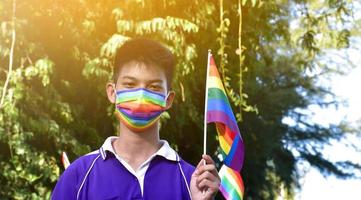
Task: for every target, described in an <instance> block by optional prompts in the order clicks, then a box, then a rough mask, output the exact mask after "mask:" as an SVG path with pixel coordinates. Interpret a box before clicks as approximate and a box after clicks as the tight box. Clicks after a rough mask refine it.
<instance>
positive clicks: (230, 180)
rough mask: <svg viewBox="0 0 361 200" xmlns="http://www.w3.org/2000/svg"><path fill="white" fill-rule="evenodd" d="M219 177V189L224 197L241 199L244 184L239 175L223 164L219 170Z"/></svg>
mask: <svg viewBox="0 0 361 200" xmlns="http://www.w3.org/2000/svg"><path fill="white" fill-rule="evenodd" d="M219 176H220V177H221V183H222V184H221V186H220V187H219V190H220V191H221V192H222V194H223V196H224V197H225V198H226V199H232V200H242V199H243V194H244V185H243V180H242V177H241V175H240V174H239V173H238V172H237V171H235V170H233V169H232V168H229V167H227V166H226V165H223V166H222V167H221V170H219Z"/></svg>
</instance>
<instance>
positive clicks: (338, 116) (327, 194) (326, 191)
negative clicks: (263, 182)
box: [296, 41, 361, 200]
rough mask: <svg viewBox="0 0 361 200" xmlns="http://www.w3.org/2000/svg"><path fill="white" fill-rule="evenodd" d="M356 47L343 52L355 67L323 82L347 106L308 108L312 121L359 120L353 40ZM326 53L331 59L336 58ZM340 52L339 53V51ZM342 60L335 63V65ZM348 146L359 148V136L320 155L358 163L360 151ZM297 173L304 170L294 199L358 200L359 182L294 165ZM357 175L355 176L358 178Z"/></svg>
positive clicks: (360, 69)
mask: <svg viewBox="0 0 361 200" xmlns="http://www.w3.org/2000/svg"><path fill="white" fill-rule="evenodd" d="M354 42H355V44H356V45H354V46H353V48H351V49H350V50H347V51H346V52H343V53H345V55H347V56H348V57H349V58H350V61H351V62H352V63H354V64H355V67H353V68H352V69H350V70H349V72H348V74H347V75H346V76H333V77H331V79H330V80H324V84H329V85H330V87H331V88H332V91H333V92H334V93H335V94H336V95H337V96H338V97H340V98H341V99H343V100H346V102H347V105H344V106H341V107H339V108H338V109H336V108H327V109H320V108H317V107H314V108H311V110H312V112H313V113H314V116H313V118H312V120H313V121H314V122H317V123H321V124H328V123H337V122H339V121H340V120H343V119H345V120H347V121H351V122H356V121H357V120H360V119H361V89H360V87H361V66H358V65H360V64H361V51H360V50H359V49H361V45H360V44H361V42H357V41H354ZM334 53H335V52H330V54H329V55H326V56H330V57H332V58H333V59H340V57H338V58H337V56H335V55H334ZM339 53H341V52H339ZM342 62H344V61H342V60H339V64H341V65H342V64H344V65H347V63H342ZM350 143H352V144H353V145H356V146H358V147H361V137H360V136H359V137H357V136H355V135H351V136H350V137H347V138H345V139H344V140H341V141H333V142H332V143H331V145H330V146H327V147H326V148H325V149H324V151H323V154H324V155H325V157H326V158H328V159H330V160H332V161H342V160H347V159H349V160H351V161H353V162H355V163H359V164H361V152H357V151H355V149H353V148H350V147H347V146H346V144H350ZM298 167H299V170H303V171H306V173H305V175H304V177H303V178H302V179H301V180H300V183H301V186H302V187H301V190H300V191H299V192H298V193H297V195H296V200H314V199H315V200H319V199H327V200H336V199H337V200H339V199H347V200H356V199H357V200H359V199H361V179H346V180H342V179H337V178H336V177H335V176H332V175H331V176H328V177H324V176H323V175H321V174H320V172H319V171H318V170H317V169H315V168H313V167H310V166H309V165H307V164H301V165H299V166H298ZM360 174H361V173H360V172H359V173H358V176H359V177H361V176H360Z"/></svg>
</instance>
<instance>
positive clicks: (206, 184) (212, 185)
mask: <svg viewBox="0 0 361 200" xmlns="http://www.w3.org/2000/svg"><path fill="white" fill-rule="evenodd" d="M217 186H218V183H217V182H216V181H210V180H208V179H203V180H202V181H201V182H200V183H199V184H198V188H202V189H207V192H208V190H212V191H214V190H216V188H217Z"/></svg>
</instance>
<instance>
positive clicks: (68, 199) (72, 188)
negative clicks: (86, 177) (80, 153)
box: [51, 163, 79, 200]
mask: <svg viewBox="0 0 361 200" xmlns="http://www.w3.org/2000/svg"><path fill="white" fill-rule="evenodd" d="M78 176H79V175H78V173H77V169H76V163H72V164H71V165H70V166H69V167H68V168H67V169H66V170H65V171H64V172H63V174H62V175H61V176H60V178H59V180H58V182H57V183H56V185H55V188H54V190H53V192H52V194H51V199H52V200H72V199H76V193H77V185H78Z"/></svg>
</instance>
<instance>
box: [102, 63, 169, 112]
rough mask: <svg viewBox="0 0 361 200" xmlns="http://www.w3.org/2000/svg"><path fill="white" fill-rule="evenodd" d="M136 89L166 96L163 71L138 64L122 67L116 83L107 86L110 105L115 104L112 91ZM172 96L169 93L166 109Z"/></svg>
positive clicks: (166, 89)
mask: <svg viewBox="0 0 361 200" xmlns="http://www.w3.org/2000/svg"><path fill="white" fill-rule="evenodd" d="M114 86H115V88H114ZM136 88H146V89H148V90H151V91H154V92H157V93H160V94H163V95H165V96H167V94H168V90H169V88H167V78H166V75H165V72H164V70H162V69H161V68H160V67H157V66H153V65H146V64H144V63H139V62H129V63H127V64H125V65H123V66H122V67H121V68H120V70H119V73H118V79H117V82H116V83H108V84H107V88H106V90H107V95H108V99H109V101H110V102H111V103H115V91H114V89H115V90H129V89H136ZM174 95H175V93H174V92H173V91H169V95H168V98H167V106H166V109H169V108H170V107H171V105H172V102H173V99H174Z"/></svg>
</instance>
